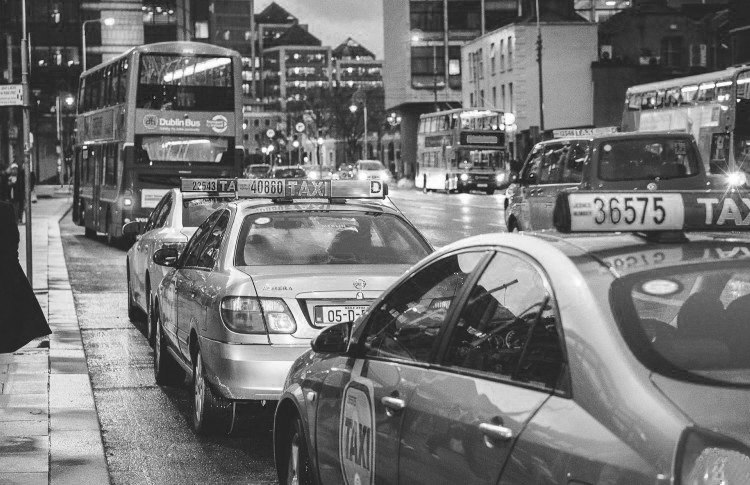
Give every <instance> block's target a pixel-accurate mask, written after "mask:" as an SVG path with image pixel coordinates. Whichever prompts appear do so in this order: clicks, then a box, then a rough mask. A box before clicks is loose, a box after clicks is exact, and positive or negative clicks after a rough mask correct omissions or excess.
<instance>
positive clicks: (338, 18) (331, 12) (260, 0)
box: [255, 0, 383, 59]
mask: <svg viewBox="0 0 750 485" xmlns="http://www.w3.org/2000/svg"><path fill="white" fill-rule="evenodd" d="M272 1H273V0H255V12H256V13H260V12H261V11H262V10H263V9H264V8H266V7H267V6H268V5H270V4H271V3H272ZM276 3H278V4H279V5H281V6H282V7H284V9H286V10H287V11H288V12H289V13H290V14H292V15H294V16H295V17H297V18H298V19H299V22H300V23H301V24H307V25H308V30H309V31H310V33H311V34H313V35H314V36H315V37H317V38H318V39H320V40H321V41H322V42H323V45H328V46H331V47H336V46H337V45H339V44H340V43H342V42H344V41H345V40H346V38H347V37H352V38H354V40H356V41H357V42H359V43H360V44H362V45H363V46H365V47H366V48H368V49H370V50H371V51H372V52H373V53H375V56H376V57H377V58H378V59H382V58H383V2H382V0H276Z"/></svg>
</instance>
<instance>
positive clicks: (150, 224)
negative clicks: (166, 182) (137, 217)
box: [143, 194, 169, 232]
mask: <svg viewBox="0 0 750 485" xmlns="http://www.w3.org/2000/svg"><path fill="white" fill-rule="evenodd" d="M167 197H169V195H168V194H165V195H164V197H162V199H161V200H160V201H159V203H158V204H156V207H154V210H152V211H151V214H149V216H148V221H147V222H146V228H145V229H144V230H143V232H148V231H150V230H151V229H153V228H154V227H155V224H156V221H157V219H158V218H159V213H160V212H161V208H162V207H164V201H165V200H166V199H167Z"/></svg>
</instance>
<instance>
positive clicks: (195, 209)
mask: <svg viewBox="0 0 750 485" xmlns="http://www.w3.org/2000/svg"><path fill="white" fill-rule="evenodd" d="M199 188H212V187H199ZM232 189H233V187H232ZM233 198H235V192H234V191H232V192H223V193H220V192H218V191H214V192H207V191H197V192H182V191H181V190H180V189H171V190H169V191H167V193H166V194H164V196H163V197H162V198H161V200H160V201H159V203H158V204H157V205H156V207H155V208H154V210H153V211H152V212H151V215H150V216H149V217H148V219H147V220H146V221H145V222H142V221H133V222H129V223H127V224H125V225H124V226H123V234H125V235H130V236H134V237H135V238H136V242H135V243H134V244H133V245H132V246H131V247H130V250H129V251H128V253H127V255H126V265H125V268H126V269H125V274H126V275H127V283H128V317H129V318H130V320H131V321H133V322H139V321H142V320H145V322H146V330H147V334H148V339H149V342H150V343H152V344H153V339H154V318H153V311H152V306H153V301H154V298H153V297H154V294H155V293H156V288H157V287H158V286H159V283H160V282H161V279H162V278H163V277H164V274H165V273H166V271H165V268H164V267H163V266H159V265H158V264H155V263H154V261H153V255H154V253H155V252H156V251H158V250H159V249H161V248H165V247H171V248H175V249H177V251H178V252H179V251H182V249H183V248H184V247H185V244H186V243H187V240H188V239H189V238H190V236H192V235H193V233H194V232H195V229H196V228H197V227H198V225H200V223H201V222H203V221H204V220H206V217H208V216H209V215H210V214H211V213H212V212H213V211H214V210H216V209H217V208H219V207H221V206H222V205H223V204H225V203H226V202H227V201H228V200H230V199H233Z"/></svg>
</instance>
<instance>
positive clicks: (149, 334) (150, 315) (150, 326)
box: [146, 274, 156, 348]
mask: <svg viewBox="0 0 750 485" xmlns="http://www.w3.org/2000/svg"><path fill="white" fill-rule="evenodd" d="M155 320H156V319H155V318H154V302H153V299H152V298H151V276H149V275H148V274H146V339H148V343H149V345H150V346H151V348H154V345H155V344H154V342H156V322H155Z"/></svg>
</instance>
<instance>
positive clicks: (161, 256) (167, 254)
mask: <svg viewBox="0 0 750 485" xmlns="http://www.w3.org/2000/svg"><path fill="white" fill-rule="evenodd" d="M178 259H180V253H179V252H178V251H177V249H175V248H162V249H159V250H158V251H156V252H155V253H154V256H153V260H154V263H156V264H158V265H159V266H169V267H172V268H173V267H175V266H177V260H178Z"/></svg>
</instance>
